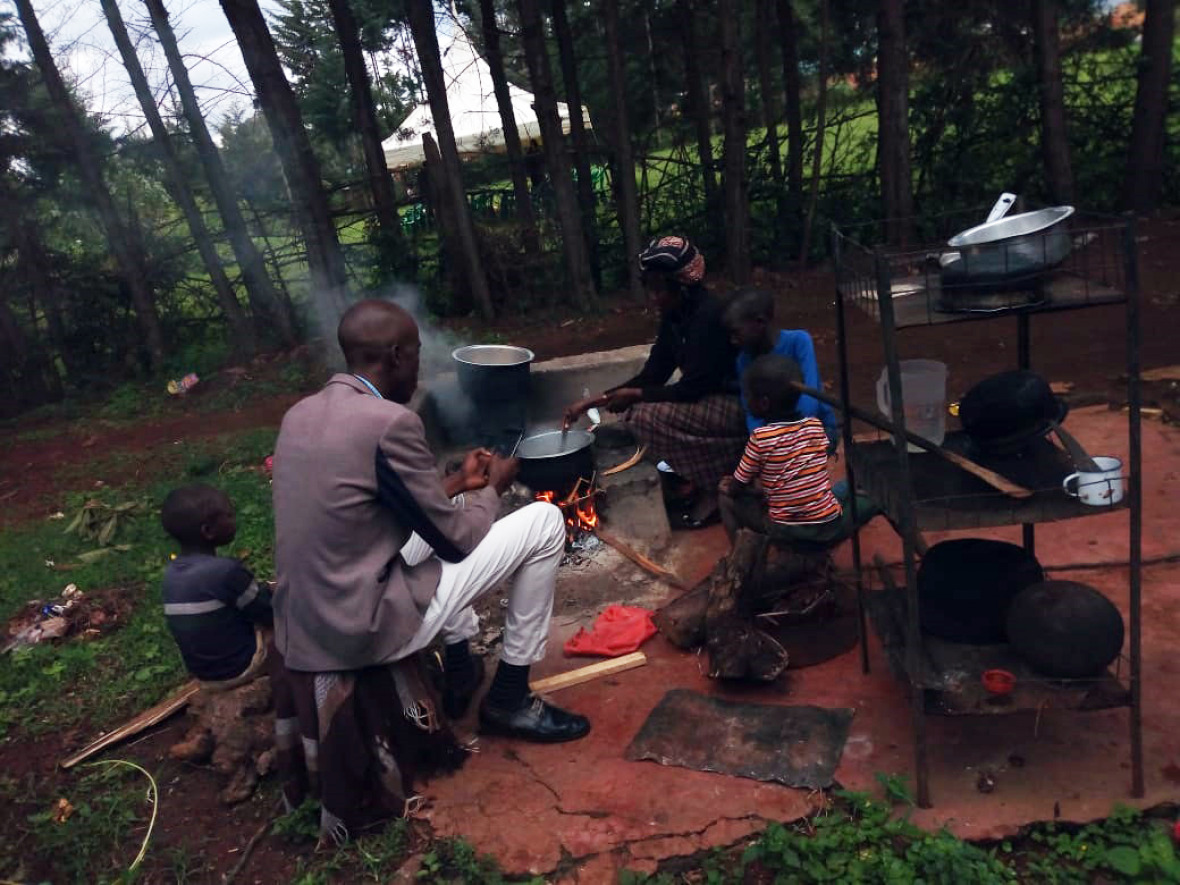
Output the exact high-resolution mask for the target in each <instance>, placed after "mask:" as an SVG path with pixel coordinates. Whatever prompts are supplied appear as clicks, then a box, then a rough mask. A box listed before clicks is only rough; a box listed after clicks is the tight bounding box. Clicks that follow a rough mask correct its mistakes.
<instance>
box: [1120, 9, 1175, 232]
mask: <svg viewBox="0 0 1180 885" xmlns="http://www.w3.org/2000/svg"><path fill="white" fill-rule="evenodd" d="M1146 9H1147V15H1146V17H1145V18H1144V20H1143V42H1142V46H1143V48H1142V58H1141V59H1140V61H1139V85H1138V88H1137V89H1136V90H1135V111H1134V116H1133V117H1132V119H1131V145H1130V148H1129V149H1128V151H1127V172H1126V176H1125V178H1124V179H1123V199H1122V202H1123V207H1124V208H1126V209H1132V210H1134V211H1136V212H1150V211H1151V210H1153V209H1155V208H1156V207H1157V206H1159V202H1160V197H1161V195H1162V193H1163V186H1164V140H1165V138H1166V135H1167V129H1166V126H1165V124H1166V122H1167V115H1168V85H1169V83H1170V82H1171V78H1172V43H1173V39H1174V34H1175V31H1176V4H1175V0H1147V3H1146Z"/></svg>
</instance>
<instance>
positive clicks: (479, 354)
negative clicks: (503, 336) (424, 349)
mask: <svg viewBox="0 0 1180 885" xmlns="http://www.w3.org/2000/svg"><path fill="white" fill-rule="evenodd" d="M533 357H534V354H533V352H532V351H531V350H529V349H528V348H525V347H512V346H510V345H507V344H470V345H468V346H467V347H460V348H457V349H456V350H455V351H454V352H452V353H451V358H452V359H454V360H455V364H456V366H457V367H458V372H459V387H460V388H461V389H462V390H463V392H464V393H466V394H467V396H469V397H470V398H471V399H472V400H473V401H474V402H475V403H476V404H477V406H478V405H487V404H489V403H511V402H525V401H526V400H527V398H528V395H529V365H530V364H531V363H532V361H533Z"/></svg>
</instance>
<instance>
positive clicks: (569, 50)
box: [552, 0, 602, 290]
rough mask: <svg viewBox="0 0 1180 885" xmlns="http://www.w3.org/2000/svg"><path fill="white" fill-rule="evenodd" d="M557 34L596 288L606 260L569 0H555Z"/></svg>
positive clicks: (584, 223) (591, 267) (553, 3)
mask: <svg viewBox="0 0 1180 885" xmlns="http://www.w3.org/2000/svg"><path fill="white" fill-rule="evenodd" d="M552 6H553V33H554V36H556V37H557V55H558V58H559V59H560V61H561V79H562V82H563V84H564V85H565V102H566V106H567V107H568V108H569V114H570V141H571V142H572V143H573V146H574V168H575V169H577V171H578V182H577V186H578V205H579V206H580V207H581V209H582V232H583V233H584V234H585V235H586V255H587V257H588V258H589V260H590V275H591V276H592V277H593V279H594V287H595V288H596V289H600V290H601V289H602V263H601V261H600V260H599V257H598V231H597V229H598V219H597V200H596V198H595V195H594V182H593V180H592V179H591V176H590V140H589V138H588V137H587V135H586V122H585V120H584V119H583V118H582V90H581V88H580V87H579V85H578V57H577V55H576V54H575V53H574V35H573V32H572V31H571V30H570V23H569V19H568V18H567V17H566V12H565V0H552Z"/></svg>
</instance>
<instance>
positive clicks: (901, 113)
mask: <svg viewBox="0 0 1180 885" xmlns="http://www.w3.org/2000/svg"><path fill="white" fill-rule="evenodd" d="M877 33H878V40H879V46H878V51H877V86H878V92H877V116H878V120H879V123H878V162H879V163H880V164H881V192H882V197H883V204H884V206H883V208H884V212H885V218H886V222H885V228H886V235H887V237H888V240H889V242H890V243H892V244H894V245H898V246H904V245H905V244H906V243H908V242H909V240H910V231H911V228H912V222H913V214H914V198H913V184H912V180H911V172H910V128H909V107H910V103H909V92H910V73H909V55H908V53H907V51H906V39H905V0H882V2H881V6H880V10H879V11H878V13H877Z"/></svg>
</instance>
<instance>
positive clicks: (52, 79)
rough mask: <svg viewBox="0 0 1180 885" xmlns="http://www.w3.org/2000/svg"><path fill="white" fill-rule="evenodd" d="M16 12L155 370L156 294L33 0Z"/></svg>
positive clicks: (159, 339) (159, 334) (158, 358)
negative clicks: (127, 294) (133, 309)
mask: <svg viewBox="0 0 1180 885" xmlns="http://www.w3.org/2000/svg"><path fill="white" fill-rule="evenodd" d="M16 8H17V12H18V14H19V15H20V19H21V23H22V24H23V25H24V29H25V34H26V35H28V39H29V49H30V51H31V52H32V54H33V61H34V62H36V64H37V68H38V70H40V72H41V77H42V79H43V80H44V82H45V89H46V91H47V92H48V93H49V100H50V102H51V103H52V105H53V108H54V111H55V112H56V115H57V122H58V124H59V125H60V126H61V131H62V132H63V134H64V135H65V136H66V138H68V139H69V142H70V144H71V146H72V148H73V152H74V158H75V160H76V161H77V163H78V168H79V170H80V172H81V173H82V180H83V182H84V183H85V185H86V189H87V191H88V192H89V194H90V198H91V199H92V200H93V201H94V206H95V209H97V211H98V214H99V218H100V219H101V220H102V225H103V228H104V229H105V231H106V235H107V240H108V242H109V243H110V246H111V252H112V253H113V254H114V256H115V261H116V263H117V264H118V266H119V272H120V274H122V276H123V282H124V283H125V284H126V286H127V289H128V291H129V292H130V294H131V302H132V304H133V305H134V307H135V317H136V320H137V321H138V323H139V328H140V330H141V331H142V332H143V338H144V344H145V346H146V348H147V353H148V359H149V362H150V365H151V367H152V369H153V370H154V369H158V368H159V367H160V364H161V363H162V362H163V360H164V333H163V331H162V329H161V328H160V317H159V315H158V314H157V313H156V302H155V296H154V295H153V293H152V290H151V287H150V286H149V285H148V282H147V274H146V271H145V269H144V267H143V262H142V261H141V260H140V256H139V255H138V254H137V253H136V250H135V248H134V245H133V242H132V239H131V233H130V231H129V230H128V229H127V227H126V225H124V224H123V221H122V219H120V218H119V214H118V212H116V210H115V203H114V200H113V199H112V198H111V192H110V191H109V190H108V189H107V184H106V181H105V180H104V179H103V175H102V162H101V160H100V158H99V154H98V151H97V149H96V147H95V145H94V142H93V140H92V139H91V137H90V134H89V133H88V132H87V131H86V125H85V123H84V122H83V120H82V117H81V115H80V114H79V112H78V110H77V109H76V108H75V107H74V103H73V99H72V98H71V97H70V93H69V90H68V89H66V84H65V82H64V81H63V80H62V78H61V74H60V72H59V71H58V69H57V65H56V64H55V63H54V61H53V55H52V53H51V51H50V49H49V43H48V41H47V40H46V39H45V34H44V32H43V31H42V30H41V24H40V23H39V22H38V21H37V15H36V13H35V12H34V11H33V3H32V0H16Z"/></svg>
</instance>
